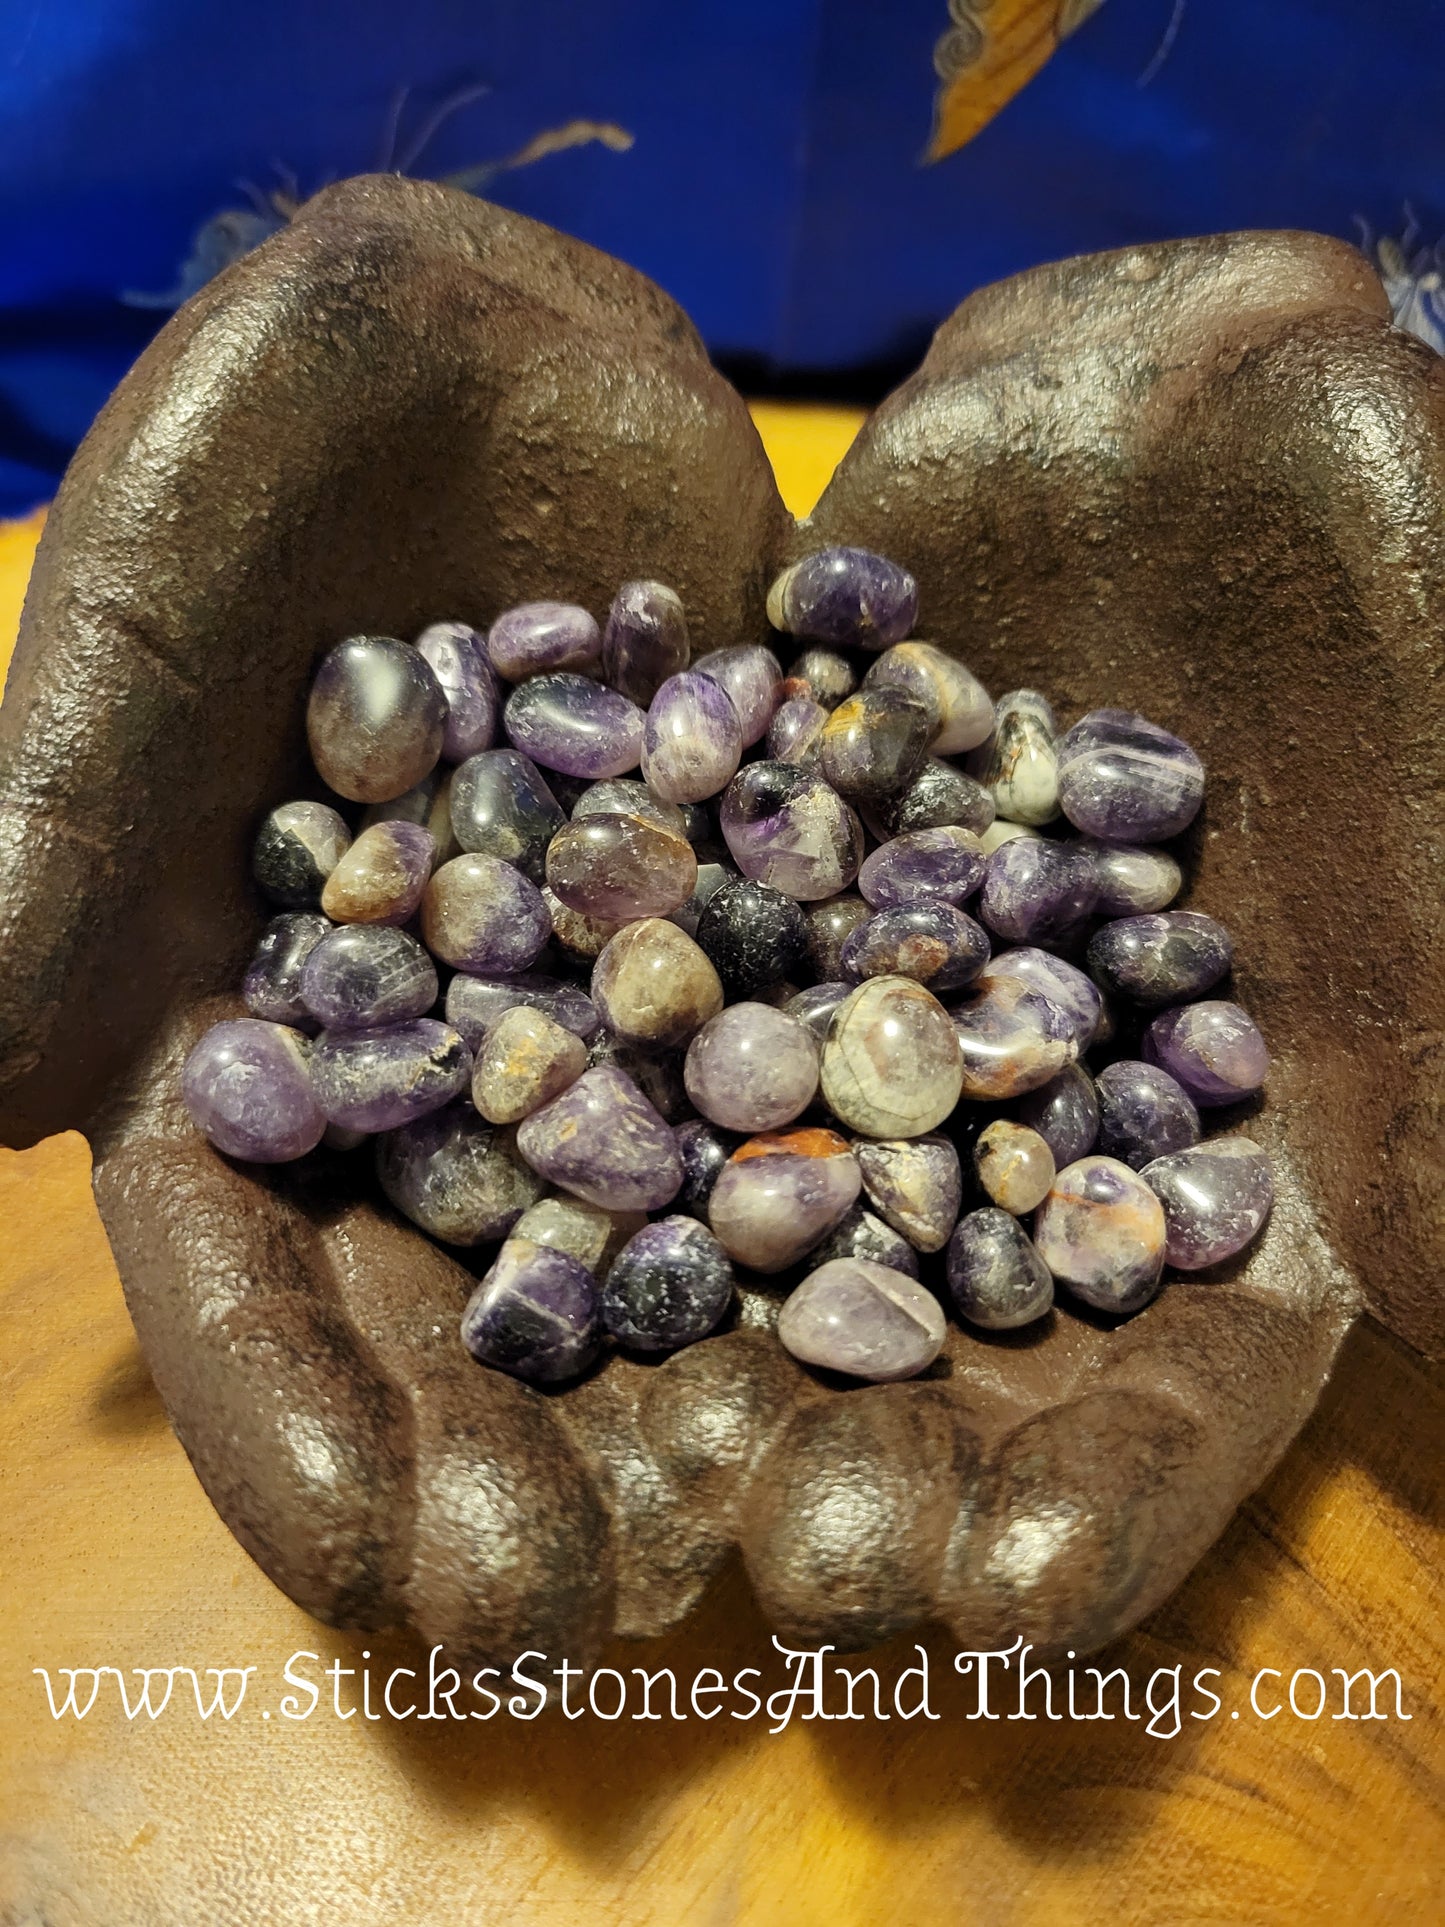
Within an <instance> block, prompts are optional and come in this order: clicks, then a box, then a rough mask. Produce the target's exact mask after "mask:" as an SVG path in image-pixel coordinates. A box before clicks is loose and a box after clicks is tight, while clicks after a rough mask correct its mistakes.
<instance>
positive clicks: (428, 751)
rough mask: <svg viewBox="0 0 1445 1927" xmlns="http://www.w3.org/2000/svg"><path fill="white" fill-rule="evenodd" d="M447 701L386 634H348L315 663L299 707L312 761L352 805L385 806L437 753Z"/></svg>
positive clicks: (420, 664) (412, 655)
mask: <svg viewBox="0 0 1445 1927" xmlns="http://www.w3.org/2000/svg"><path fill="white" fill-rule="evenodd" d="M446 720H447V699H446V696H445V694H444V693H443V691H442V686H441V684H440V683H439V682H438V681H437V679H436V677H435V676H434V675H433V674H432V670H431V665H430V664H429V663H428V662H426V661H425V660H424V659H423V658H422V657H421V656H419V655H418V654H417V652H416V650H415V649H413V648H412V647H411V645H410V644H409V643H405V642H398V641H396V640H395V638H394V637H391V636H352V637H351V638H350V639H349V640H348V641H346V642H340V643H338V644H337V645H336V647H335V648H334V649H333V650H331V651H330V653H329V654H328V655H326V656H324V657H323V658H322V662H321V667H320V668H319V669H318V670H317V672H316V680H315V681H314V682H313V683H312V685H311V694H310V696H309V698H308V699H307V704H306V735H307V740H308V741H309V743H310V745H311V758H312V761H313V762H314V763H315V765H316V768H317V770H318V771H319V773H320V775H321V778H322V780H323V782H326V783H329V784H330V786H331V788H332V789H334V790H335V791H336V793H337V795H338V796H345V797H348V798H349V799H350V800H351V801H352V802H353V803H387V802H390V800H391V799H392V797H394V796H400V795H401V794H402V792H403V791H404V790H409V789H412V788H413V787H414V786H415V785H416V784H418V783H419V782H420V781H421V779H422V778H423V777H424V776H425V775H426V773H427V772H428V770H430V769H431V768H432V766H433V764H434V763H435V762H436V760H437V758H438V756H440V755H441V748H442V737H443V735H444V733H445V729H446Z"/></svg>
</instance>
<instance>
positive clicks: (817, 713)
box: [767, 696, 828, 769]
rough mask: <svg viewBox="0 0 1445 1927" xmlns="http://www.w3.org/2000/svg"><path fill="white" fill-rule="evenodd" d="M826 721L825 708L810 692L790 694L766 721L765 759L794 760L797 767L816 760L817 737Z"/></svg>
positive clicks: (784, 761) (777, 760) (774, 760)
mask: <svg viewBox="0 0 1445 1927" xmlns="http://www.w3.org/2000/svg"><path fill="white" fill-rule="evenodd" d="M827 721H828V711H827V710H826V709H824V707H823V705H822V704H821V703H818V702H814V700H813V698H812V697H811V696H790V697H789V698H788V700H787V701H786V702H785V703H781V704H779V706H778V708H777V709H776V710H775V711H774V713H773V720H772V721H771V722H770V723H769V724H768V744H767V749H768V760H769V761H770V762H773V763H795V764H797V766H798V767H799V768H800V769H802V768H805V767H807V766H808V765H809V764H811V763H814V762H816V761H817V756H818V738H819V737H820V736H821V735H822V733H823V728H824V725H825V724H826V723H827Z"/></svg>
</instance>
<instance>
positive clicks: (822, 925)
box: [806, 891, 874, 983]
mask: <svg viewBox="0 0 1445 1927" xmlns="http://www.w3.org/2000/svg"><path fill="white" fill-rule="evenodd" d="M873 914H874V912H873V906H872V904H871V903H865V902H864V901H863V899H862V897H860V896H857V895H855V894H854V893H853V892H852V891H844V892H843V893H842V895H840V896H836V897H824V899H823V901H822V902H821V903H813V904H810V905H809V906H808V909H807V912H806V919H807V931H808V962H809V963H810V964H811V965H812V974H813V976H815V977H816V978H818V979H819V980H820V981H821V982H824V983H835V982H837V980H838V979H839V978H840V977H841V976H842V974H843V946H844V944H846V943H847V941H848V939H849V938H850V937H851V936H852V934H853V932H854V931H855V930H856V929H857V928H858V926H859V924H862V923H867V922H868V920H869V918H870V917H871V916H872V915H873Z"/></svg>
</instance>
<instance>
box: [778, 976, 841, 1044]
mask: <svg viewBox="0 0 1445 1927" xmlns="http://www.w3.org/2000/svg"><path fill="white" fill-rule="evenodd" d="M856 989H857V984H856V983H848V984H842V983H839V984H809V985H808V987H807V989H806V990H800V991H798V992H797V994H796V995H795V996H792V997H790V998H789V999H788V1001H787V1002H786V1003H785V1004H784V1005H783V1009H784V1010H785V1011H786V1012H787V1013H788V1015H789V1016H790V1017H796V1018H797V1020H798V1022H799V1023H800V1024H802V1025H803V1026H804V1027H805V1028H806V1029H807V1030H808V1031H810V1032H811V1033H812V1036H813V1038H814V1040H815V1042H817V1043H819V1044H821V1043H822V1041H823V1039H824V1038H825V1037H826V1036H827V1035H828V1026H829V1024H831V1023H832V1021H833V1012H834V1011H835V1010H836V1009H837V1008H838V1006H839V1005H840V1004H846V1003H847V1001H848V999H849V998H850V997H851V996H852V995H853V992H854V991H855V990H856Z"/></svg>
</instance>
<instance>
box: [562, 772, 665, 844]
mask: <svg viewBox="0 0 1445 1927" xmlns="http://www.w3.org/2000/svg"><path fill="white" fill-rule="evenodd" d="M558 780H559V781H560V780H561V779H560V778H559V779H558ZM569 814H570V815H571V818H572V821H573V822H574V823H575V822H577V821H578V819H579V818H581V817H585V816H642V817H646V819H647V821H648V822H649V823H656V825H657V826H658V828H659V829H662V830H671V831H672V833H673V835H674V836H682V837H686V836H687V832H688V822H687V818H686V817H685V816H684V815H683V813H682V808H681V806H680V805H679V804H677V803H667V802H664V801H663V799H662V797H660V796H658V795H657V794H656V793H655V792H654V791H652V790H650V789H649V788H648V787H647V785H646V783H644V782H643V781H642V780H641V779H640V778H639V777H636V776H604V777H603V779H602V781H601V782H600V783H588V784H587V786H586V788H585V789H584V790H583V791H582V794H581V795H580V796H579V797H578V798H577V800H576V802H575V803H574V804H573V805H572V808H571V811H570V812H569ZM691 840H692V839H691V838H690V837H689V838H688V841H689V842H690V841H691Z"/></svg>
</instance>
